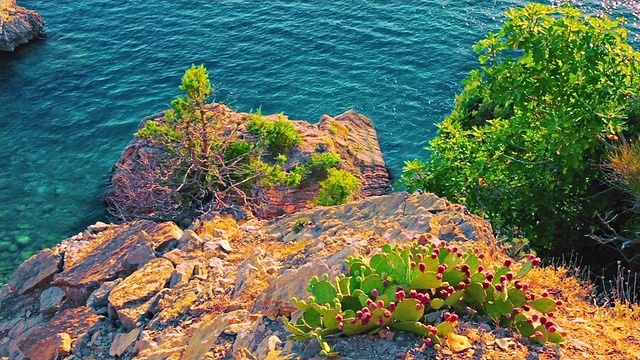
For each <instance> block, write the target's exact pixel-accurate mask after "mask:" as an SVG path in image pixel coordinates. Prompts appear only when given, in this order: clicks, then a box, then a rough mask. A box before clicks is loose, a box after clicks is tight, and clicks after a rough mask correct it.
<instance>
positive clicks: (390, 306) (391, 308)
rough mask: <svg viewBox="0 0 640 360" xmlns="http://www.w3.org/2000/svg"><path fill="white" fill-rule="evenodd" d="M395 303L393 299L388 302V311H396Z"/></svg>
mask: <svg viewBox="0 0 640 360" xmlns="http://www.w3.org/2000/svg"><path fill="white" fill-rule="evenodd" d="M396 306H397V304H396V303H394V302H393V301H392V302H390V303H389V311H396Z"/></svg>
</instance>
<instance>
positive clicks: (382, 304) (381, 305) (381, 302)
mask: <svg viewBox="0 0 640 360" xmlns="http://www.w3.org/2000/svg"><path fill="white" fill-rule="evenodd" d="M376 305H378V307H379V308H383V307H384V300H382V299H380V300H378V302H377V303H376Z"/></svg>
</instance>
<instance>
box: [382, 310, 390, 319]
mask: <svg viewBox="0 0 640 360" xmlns="http://www.w3.org/2000/svg"><path fill="white" fill-rule="evenodd" d="M382 315H384V317H386V318H390V317H391V311H389V310H385V311H384V312H383V313H382Z"/></svg>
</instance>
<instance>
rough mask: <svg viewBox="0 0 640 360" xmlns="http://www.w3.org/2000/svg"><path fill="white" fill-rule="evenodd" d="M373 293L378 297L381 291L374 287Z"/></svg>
mask: <svg viewBox="0 0 640 360" xmlns="http://www.w3.org/2000/svg"><path fill="white" fill-rule="evenodd" d="M371 295H373V296H375V297H378V295H380V293H379V292H378V289H373V290H371Z"/></svg>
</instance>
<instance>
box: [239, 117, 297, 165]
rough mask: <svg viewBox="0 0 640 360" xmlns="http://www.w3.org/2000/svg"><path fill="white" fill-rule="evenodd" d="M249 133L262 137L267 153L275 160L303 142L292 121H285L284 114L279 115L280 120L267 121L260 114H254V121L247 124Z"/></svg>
mask: <svg viewBox="0 0 640 360" xmlns="http://www.w3.org/2000/svg"><path fill="white" fill-rule="evenodd" d="M247 131H248V132H249V133H250V134H252V135H257V136H260V137H261V139H262V140H263V141H264V143H265V146H266V148H267V151H269V153H270V154H271V155H272V156H273V157H274V158H275V157H277V156H278V155H280V154H286V153H288V152H289V151H290V150H291V149H292V148H293V147H295V146H296V145H300V143H301V142H302V137H301V136H300V134H299V133H298V130H297V129H296V127H295V126H294V125H293V124H292V123H291V122H290V121H287V120H284V119H283V116H282V114H279V115H278V120H269V119H265V118H264V117H262V115H261V114H260V113H256V114H253V118H252V120H251V121H250V122H249V123H248V124H247Z"/></svg>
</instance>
